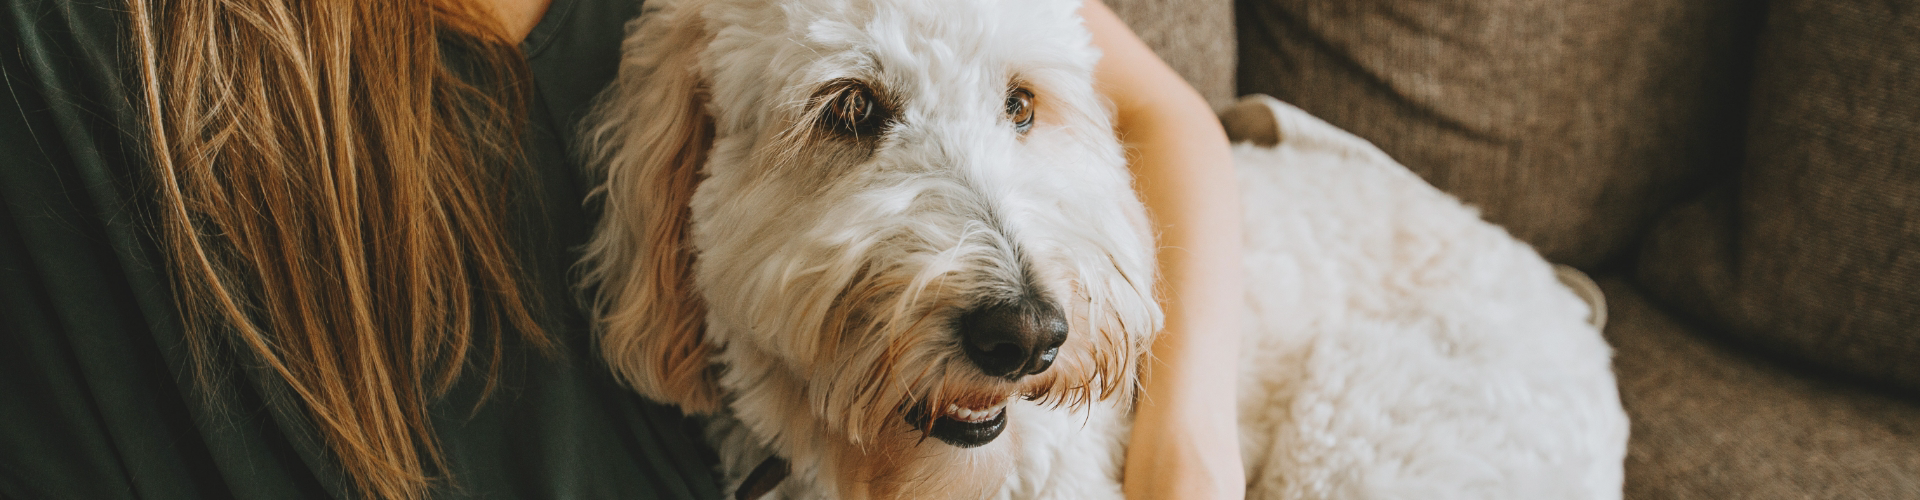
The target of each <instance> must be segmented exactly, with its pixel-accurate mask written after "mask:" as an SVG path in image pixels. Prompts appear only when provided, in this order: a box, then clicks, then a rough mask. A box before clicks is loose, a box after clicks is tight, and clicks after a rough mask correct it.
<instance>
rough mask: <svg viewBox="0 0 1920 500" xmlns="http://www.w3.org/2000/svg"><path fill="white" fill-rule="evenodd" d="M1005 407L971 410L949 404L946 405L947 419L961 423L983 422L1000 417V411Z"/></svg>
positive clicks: (1002, 405)
mask: <svg viewBox="0 0 1920 500" xmlns="http://www.w3.org/2000/svg"><path fill="white" fill-rule="evenodd" d="M1005 406H1006V405H1004V404H998V405H994V406H993V407H992V408H987V409H984V410H973V409H967V408H961V407H960V405H955V404H949V405H947V418H951V419H954V420H958V421H961V422H985V421H987V420H991V419H992V418H993V417H995V416H998V415H1000V411H1001V409H1002V408H1004V407H1005Z"/></svg>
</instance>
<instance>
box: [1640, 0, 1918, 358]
mask: <svg viewBox="0 0 1920 500" xmlns="http://www.w3.org/2000/svg"><path fill="white" fill-rule="evenodd" d="M1771 8H1772V12H1771V14H1770V15H1769V21H1768V23H1767V31H1766V32H1765V33H1764V34H1763V35H1762V38H1761V46H1760V50H1759V52H1758V61H1759V62H1758V63H1757V65H1756V69H1755V73H1756V74H1755V77H1756V79H1755V83H1754V94H1753V107H1752V116H1751V121H1750V128H1749V143H1748V148H1747V158H1746V160H1747V163H1746V166H1745V167H1744V170H1743V171H1742V173H1741V175H1740V176H1739V178H1738V179H1737V182H1728V183H1727V185H1726V186H1724V187H1723V188H1721V189H1719V190H1716V191H1714V192H1713V193H1712V194H1711V195H1709V196H1707V197H1705V198H1703V199H1701V200H1697V201H1695V202H1693V203H1691V204H1689V205H1687V206H1685V207H1683V208H1681V209H1679V210H1677V211H1676V212H1675V213H1673V214H1671V215H1669V216H1667V217H1666V218H1665V219H1664V220H1663V221H1662V222H1661V224H1660V225H1659V226H1658V227H1656V228H1655V229H1654V230H1653V233H1652V235H1651V236H1650V237H1649V240H1648V243H1647V246H1646V248H1645V250H1644V252H1643V254H1642V256H1641V259H1640V269H1639V279H1640V280H1641V283H1642V284H1644V285H1646V286H1647V287H1648V291H1649V292H1652V294H1653V295H1654V296H1656V297H1658V298H1660V299H1662V300H1664V301H1666V302H1667V303H1670V304H1673V305H1675V306H1677V307H1679V308H1681V310H1682V311H1683V312H1684V313H1686V314H1688V315H1690V316H1694V317H1698V318H1701V319H1703V320H1706V321H1708V322H1709V323H1711V324H1713V325H1714V326H1716V327H1719V328H1724V329H1726V330H1728V331H1730V332H1731V334H1733V335H1735V336H1737V337H1738V338H1741V339H1744V340H1747V341H1752V342H1755V343H1757V344H1759V345H1761V346H1764V347H1766V348H1768V349H1771V350H1774V351H1776V352H1779V353H1784V354H1787V355H1790V356H1795V357H1799V358H1802V359H1806V360H1809V361H1812V362H1815V363H1819V364H1822V365H1824V366H1826V367H1829V368H1833V369H1837V370H1843V371H1847V372H1850V373H1854V374H1857V375H1860V376H1862V377H1864V378H1866V379H1868V380H1872V381H1876V382H1881V383H1889V384H1892V385H1895V386H1898V387H1902V388H1904V389H1906V390H1908V391H1911V393H1912V394H1916V395H1920V5H1916V4H1915V3H1913V2H1887V1H1883V0H1778V1H1775V2H1773V3H1772V7H1771Z"/></svg>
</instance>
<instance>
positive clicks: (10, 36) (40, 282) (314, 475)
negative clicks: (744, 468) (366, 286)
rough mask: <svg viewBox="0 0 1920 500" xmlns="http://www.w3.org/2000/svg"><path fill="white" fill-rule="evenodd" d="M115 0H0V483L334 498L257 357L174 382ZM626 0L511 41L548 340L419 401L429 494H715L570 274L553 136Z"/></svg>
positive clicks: (580, 94)
mask: <svg viewBox="0 0 1920 500" xmlns="http://www.w3.org/2000/svg"><path fill="white" fill-rule="evenodd" d="M122 10H124V7H123V6H122V4H121V2H120V1H118V0H73V1H56V0H0V77H3V80H4V88H0V498H6V499H39V498H78V499H112V498H149V499H172V498H183V499H198V498H228V497H237V498H270V499H291V498H353V497H355V496H356V495H355V494H354V493H353V492H352V489H351V487H350V486H349V483H348V482H347V480H346V479H345V477H344V476H342V475H341V472H340V469H339V467H338V465H337V464H335V463H334V461H333V460H332V459H331V458H330V457H329V455H328V453H327V451H326V448H325V446H323V445H322V444H321V443H319V442H317V441H316V434H315V432H314V429H313V427H312V425H311V424H310V423H309V422H307V421H306V417H305V414H304V413H303V412H302V411H301V410H299V408H298V407H297V406H294V405H289V404H286V403H285V401H289V400H290V398H289V397H288V395H287V393H286V388H285V387H284V385H283V384H282V383H280V382H279V381H278V379H277V378H274V377H273V376H271V375H263V374H260V373H254V372H250V371H248V370H247V369H246V368H244V367H239V368H236V369H235V370H232V373H229V374H228V377H227V379H226V380H227V382H229V383H227V384H226V385H225V387H226V390H223V391H221V392H219V393H216V394H214V395H213V396H212V397H211V400H203V399H201V398H200V397H198V396H197V395H196V394H197V392H192V391H188V390H186V388H188V387H189V386H190V384H191V380H192V379H191V376H190V375H189V374H188V372H187V371H186V369H187V367H188V366H189V362H190V360H189V359H188V355H187V349H186V348H185V346H184V344H183V343H182V334H181V327H180V321H179V317H178V313H177V312H176V310H175V309H174V305H173V299H172V297H171V294H170V290H169V287H168V284H167V281H166V280H167V276H166V274H165V273H164V270H163V269H162V268H161V267H160V265H161V263H162V260H160V259H159V258H158V254H157V253H156V251H155V244H154V240H153V238H152V229H151V227H150V226H149V225H146V224H144V223H143V222H142V221H143V216H142V215H141V214H142V213H144V212H145V211H146V210H147V209H148V208H150V207H151V204H152V196H150V194H151V191H150V190H149V189H147V188H144V187H143V186H144V185H146V184H143V182H144V181H143V179H144V178H145V177H144V171H145V167H144V165H143V164H142V162H141V160H140V158H141V155H140V154H139V153H138V152H139V151H141V150H142V149H141V145H140V142H139V141H140V138H139V136H138V134H136V133H133V131H136V130H139V126H138V120H137V119H136V117H135V115H134V114H133V109H134V108H133V107H132V106H131V105H130V104H129V102H128V96H129V95H130V94H129V92H128V90H129V88H130V87H129V86H128V82H129V81H130V80H128V78H127V76H128V74H129V73H128V69H129V68H130V65H129V64H128V62H129V60H130V57H129V53H128V52H127V51H126V50H125V49H124V47H125V38H126V35H125V30H124V29H123V26H124V23H125V22H126V18H125V15H124V14H123V13H122V12H121V11H122ZM638 10H639V2H638V0H555V1H554V2H553V5H552V7H550V9H549V11H548V13H547V15H546V17H545V19H543V20H541V22H540V24H539V26H538V27H536V28H535V29H534V31H533V33H532V35H530V36H529V37H528V39H527V41H526V43H525V49H526V52H527V55H528V57H529V63H530V64H531V66H532V69H533V73H534V80H535V81H534V88H535V89H536V92H535V93H534V96H533V97H534V98H533V102H532V103H531V106H530V112H531V114H530V118H531V120H530V121H531V125H532V127H531V131H530V132H529V134H528V136H527V142H526V144H525V147H526V151H527V154H528V157H529V161H530V163H531V168H530V169H529V171H530V172H531V173H532V174H531V175H532V177H533V179H532V181H531V182H527V183H525V186H524V188H523V189H521V192H520V193H518V194H519V197H520V198H521V200H520V201H519V202H517V203H516V205H515V208H514V212H515V214H516V215H515V217H514V220H513V221H512V222H511V223H512V224H513V225H514V227H516V228H517V232H516V236H515V238H516V240H515V241H516V242H518V243H517V244H518V246H519V248H518V250H519V251H520V252H521V254H522V258H524V259H526V267H527V269H529V271H530V273H529V274H531V275H532V279H533V280H534V282H535V283H536V286H538V287H539V290H541V291H542V295H543V296H544V302H543V304H544V307H546V310H545V311H544V312H545V314H544V316H545V317H546V318H548V319H546V320H545V321H546V322H547V325H546V326H547V327H548V329H549V331H550V332H552V334H553V335H555V336H557V337H558V338H560V339H561V341H562V344H563V346H564V349H562V351H563V352H561V353H559V354H558V355H556V356H543V355H541V354H539V353H536V352H531V351H528V350H524V349H513V348H511V347H510V352H509V353H508V355H507V359H508V360H509V362H508V363H507V366H508V369H507V370H505V371H504V375H503V379H502V384H503V385H502V386H501V388H500V389H498V390H496V391H495V392H494V393H493V394H492V396H491V398H490V399H488V400H487V402H486V403H485V404H484V405H483V406H480V408H479V410H478V411H477V412H476V411H474V402H475V401H476V398H477V396H478V393H479V385H480V384H478V383H463V384H461V385H460V386H459V387H456V388H455V390H454V391H453V393H452V394H450V395H449V396H448V397H447V398H445V399H444V400H441V401H438V402H436V403H435V404H434V407H433V412H434V415H433V419H434V421H433V424H434V427H435V430H436V432H437V433H438V439H439V442H440V444H441V446H442V447H443V448H444V449H445V451H446V453H447V455H448V459H449V461H450V465H449V469H450V470H448V471H446V472H447V473H446V474H444V475H443V476H444V477H445V478H447V479H448V481H443V482H442V486H441V487H439V488H437V489H436V496H438V497H450V498H452V497H458V498H465V497H476V498H477V497H485V498H594V499H599V498H608V499H612V498H688V497H692V498H713V497H717V496H718V491H717V487H716V485H715V484H714V479H713V477H712V474H711V472H710V471H711V464H712V460H713V459H712V453H711V451H710V450H707V449H705V448H704V445H702V444H701V441H700V439H699V438H698V433H697V431H696V429H694V428H693V427H691V426H690V425H689V424H688V423H687V421H686V419H684V418H683V417H682V416H681V415H680V414H679V413H678V412H677V411H675V410H672V409H670V408H667V407H663V406H660V405H658V404H654V403H651V402H647V401H644V400H642V399H641V398H639V397H637V396H635V395H634V394H633V393H632V392H631V391H628V390H625V389H623V388H622V387H620V386H619V385H618V384H617V383H616V382H615V381H614V380H613V379H612V378H611V377H610V376H609V375H607V372H606V370H605V369H604V367H602V366H601V365H600V364H599V363H598V362H597V360H596V358H595V357H594V356H593V355H592V353H591V340H590V339H589V338H588V331H587V329H586V326H585V325H586V323H585V320H584V319H583V316H582V314H581V311H580V310H579V309H578V307H577V306H576V305H575V302H574V301H573V300H572V295H571V293H570V291H569V290H570V287H569V284H568V277H569V274H568V271H569V267H570V265H571V264H572V262H573V261H574V259H575V257H576V252H575V251H574V248H575V247H577V246H578V245H579V244H581V243H582V242H584V241H585V239H586V234H587V231H588V229H589V228H591V227H592V224H591V220H590V218H589V217H590V214H588V213H587V212H586V211H585V210H583V209H582V206H581V199H582V197H583V192H584V187H585V186H586V182H585V181H584V180H583V179H581V178H580V177H579V176H578V174H577V172H578V170H579V169H578V168H577V162H576V161H575V160H574V159H573V158H571V157H570V156H569V154H568V147H567V145H568V144H569V142H570V141H571V140H572V136H573V132H574V130H575V126H574V123H575V122H576V121H578V120H579V118H580V117H581V116H582V115H583V114H584V113H585V110H586V108H587V106H588V104H589V102H590V101H591V100H592V97H593V95H594V94H595V93H596V92H598V91H599V89H600V88H601V87H603V86H604V85H605V84H606V83H607V82H608V81H609V80H611V79H612V78H613V76H614V73H615V69H616V67H617V64H618V55H619V47H620V38H621V35H622V33H623V29H622V24H623V23H624V22H625V21H626V20H627V19H630V18H632V17H634V16H635V15H637V13H638ZM160 35H161V36H167V35H168V34H166V33H162V34H160ZM239 364H244V363H239ZM483 371H484V370H469V371H468V372H467V373H468V374H469V377H470V378H473V379H475V380H469V381H466V382H475V381H477V377H479V376H482V374H481V372H483ZM272 402H280V403H272Z"/></svg>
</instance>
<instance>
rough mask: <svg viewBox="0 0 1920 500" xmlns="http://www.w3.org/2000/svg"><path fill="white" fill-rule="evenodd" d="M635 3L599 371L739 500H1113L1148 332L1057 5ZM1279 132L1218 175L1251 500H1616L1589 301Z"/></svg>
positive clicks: (1124, 188) (1361, 168) (1517, 254)
mask: <svg viewBox="0 0 1920 500" xmlns="http://www.w3.org/2000/svg"><path fill="white" fill-rule="evenodd" d="M648 5H649V9H650V13H649V14H648V15H646V16H643V18H642V19H641V20H640V21H636V24H635V25H634V29H633V31H632V33H631V34H630V35H629V39H628V41H627V45H626V47H625V50H626V56H625V61H624V63H623V66H622V69H621V74H620V78H619V80H618V81H617V82H616V83H615V85H614V87H613V88H612V89H610V90H609V91H608V93H607V94H606V96H604V99H605V101H604V103H603V105H602V106H601V107H600V108H599V109H598V110H597V112H596V115H595V116H594V117H593V118H591V120H590V123H592V126H593V128H592V130H591V135H590V137H591V139H590V146H591V148H592V149H591V151H590V154H591V156H592V157H594V158H595V159H596V160H597V161H598V163H599V164H600V166H601V167H603V168H604V170H603V171H602V172H601V174H603V176H604V177H603V179H602V180H603V181H604V183H603V185H602V188H601V189H600V190H599V191H597V196H599V197H600V199H601V200H602V202H603V203H604V208H605V214H604V217H603V220H602V222H601V224H600V226H599V228H598V229H597V231H596V234H595V237H594V240H593V241H592V243H591V244H590V245H589V247H588V249H587V257H586V262H585V266H586V268H587V270H588V272H589V274H588V278H589V279H588V282H589V285H590V286H592V287H593V288H594V293H595V294H596V297H597V298H598V299H597V306H598V307H597V311H596V312H597V314H598V318H599V322H598V324H599V327H600V328H601V333H602V342H601V348H602V351H603V353H604V354H605V356H606V359H607V361H608V363H609V364H610V365H611V366H612V367H613V368H614V370H615V371H616V372H617V373H619V374H620V375H621V376H623V377H624V378H625V379H626V380H627V381H628V382H630V383H631V384H632V385H633V386H634V387H635V388H636V389H637V390H639V391H641V392H642V393H645V394H647V395H648V396H651V397H653V398H655V399H659V400H662V401H666V402H670V403H674V404H677V405H680V406H681V407H682V408H684V409H686V410H688V411H689V412H691V413H695V414H703V415H707V416H708V420H709V422H708V432H709V434H710V436H709V438H710V441H711V442H712V443H713V444H714V446H715V447H716V448H717V449H718V450H719V451H720V453H721V461H722V463H721V469H722V473H723V476H724V478H725V480H726V481H727V482H728V484H729V486H730V487H732V486H739V485H742V484H746V486H747V487H748V489H756V488H761V487H770V488H772V490H771V491H772V493H773V494H774V495H777V497H779V498H996V497H997V498H1072V499H1081V498H1118V497H1119V496H1120V489H1119V482H1120V479H1121V478H1120V470H1121V467H1120V464H1121V460H1122V457H1123V455H1124V451H1125V440H1126V436H1127V434H1128V431H1129V418H1128V414H1127V407H1128V406H1129V402H1130V401H1131V400H1132V398H1133V397H1134V394H1133V386H1134V380H1135V370H1136V368H1137V365H1138V364H1139V360H1140V357H1141V356H1142V355H1143V354H1144V351H1145V348H1146V346H1148V345H1149V344H1150V342H1151V340H1152V336H1153V334H1154V332H1156V331H1157V330H1158V329H1159V327H1160V312H1159V310H1158V306H1157V305H1156V302H1155V300H1154V295H1153V294H1154V288H1153V286H1154V284H1153V283H1154V281H1153V280H1154V266H1155V261H1154V251H1153V250H1154V247H1153V242H1152V237H1151V234H1150V233H1149V231H1148V229H1147V224H1146V215H1145V212H1144V209H1143V207H1142V206H1141V204H1140V202H1139V200H1138V198H1137V197H1136V195H1135V194H1134V192H1133V190H1132V186H1131V184H1130V177H1129V174H1128V172H1127V170H1126V165H1125V163H1124V157H1123V155H1122V152H1121V148H1120V145H1119V143H1118V141H1117V140H1116V138H1115V136H1114V134H1113V130H1112V126H1111V121H1110V119H1109V118H1108V112H1107V110H1106V108H1105V107H1104V103H1103V101H1102V100H1101V99H1100V97H1099V96H1098V94H1097V93H1095V92H1094V89H1093V86H1092V69H1093V64H1094V62H1095V61H1096V60H1097V58H1098V53H1097V51H1095V50H1094V49H1093V48H1092V47H1091V46H1090V44H1089V37H1088V35H1087V32H1086V31H1085V29H1084V28H1083V27H1082V26H1081V24H1080V21H1079V19H1078V17H1077V15H1076V13H1075V9H1076V7H1077V6H1078V2H1074V1H1069V0H1048V1H1033V0H984V1H978V2H972V1H969V2H948V1H936V0H926V1H911V0H796V1H788V2H764V1H758V0H751V1H749V0H680V1H675V2H665V1H656V2H649V4H648ZM1272 109H1274V110H1275V112H1276V113H1277V116H1278V117H1279V119H1280V120H1279V128H1280V129H1281V131H1282V135H1283V137H1284V138H1285V140H1284V141H1283V142H1282V144H1281V146H1280V147H1278V148H1272V149H1262V148H1253V147H1247V146H1242V147H1241V149H1239V150H1238V151H1237V154H1238V157H1239V160H1240V162H1241V175H1242V179H1243V183H1244V184H1245V188H1244V191H1245V196H1246V200H1247V206H1248V209H1249V214H1251V215H1250V217H1249V219H1248V224H1247V225H1246V228H1247V235H1248V236H1247V238H1248V240H1247V245H1248V246H1247V268H1248V271H1249V275H1248V283H1249V294H1248V305H1249V308H1248V314H1249V316H1248V317H1247V320H1248V321H1247V323H1246V324H1247V325H1249V330H1248V331H1247V332H1246V333H1245V339H1246V341H1245V347H1246V348H1245V349H1243V352H1244V353H1245V357H1244V359H1242V360H1241V366H1242V367H1243V369H1244V371H1245V374H1244V376H1243V377H1242V383H1241V387H1242V394H1241V401H1240V404H1241V408H1242V412H1241V415H1240V420H1241V426H1242V429H1241V431H1242V435H1243V436H1244V439H1243V442H1244V443H1245V447H1244V450H1243V451H1244V455H1245V457H1247V460H1248V467H1249V475H1248V478H1249V481H1250V485H1249V486H1250V490H1249V493H1250V494H1252V496H1253V497H1255V498H1400V497H1419V498H1436V497H1437V498H1617V497H1618V496H1619V493H1620V480H1621V471H1620V468H1621V464H1620V461H1621V459H1622V457H1623V455H1624V446H1625V433H1626V425H1625V419H1624V415H1623V414H1622V413H1621V412H1620V408H1619V402H1618V398H1617V396H1616V395H1615V393H1614V388H1613V382H1612V377H1611V374H1610V371H1609V368H1608V359H1607V348H1606V345H1605V344H1604V342H1602V341H1601V340H1600V338H1599V336H1598V334H1597V332H1595V330H1594V328H1593V327H1591V326H1589V325H1586V324H1585V323H1584V322H1583V318H1584V317H1585V316H1586V315H1587V310H1586V307H1585V305H1584V304H1583V303H1581V302H1580V301H1579V300H1578V299H1577V298H1575V297H1574V296H1573V295H1572V294H1571V293H1569V292H1568V291H1567V290H1565V289H1564V288H1561V287H1559V286H1558V285H1557V284H1556V283H1555V281H1554V277H1553V273H1552V271H1551V269H1550V268H1549V267H1548V265H1547V264H1546V263H1545V262H1543V261H1541V260H1540V259H1539V257H1538V256H1537V255H1535V254H1533V252H1532V251H1531V250H1530V249H1528V248H1527V247H1525V245H1523V244H1520V243H1518V242H1515V241H1514V240H1513V239H1512V238H1510V237H1508V236H1507V235H1506V234H1505V233H1504V232H1502V231H1500V230H1499V229H1498V228H1495V227H1492V226H1489V225H1486V224H1485V223H1482V222H1479V220H1478V218H1477V217H1476V216H1475V215H1474V214H1473V213H1472V212H1471V211H1470V210H1468V209H1466V208H1464V207H1461V206H1460V205H1459V204H1458V203H1457V202H1455V201H1453V200H1452V199H1451V198H1448V197H1446V196H1445V195H1443V194H1440V193H1439V192H1437V191H1434V190H1433V189H1432V188H1430V187H1428V186H1426V185H1425V184H1424V183H1421V182H1420V181H1419V179H1418V178H1416V177H1414V176H1412V175H1411V174H1408V173H1407V172H1406V171H1405V170H1403V169H1400V168H1399V167H1398V166H1397V165H1395V164H1393V163H1392V161H1391V160H1390V159H1388V158H1386V157H1385V155H1384V154H1381V153H1379V152H1378V151H1377V150H1374V149H1372V148H1371V146H1369V145H1367V144H1366V143H1365V142H1364V141H1360V140H1358V139H1357V138H1352V137H1351V136H1347V135H1345V134H1344V133H1341V132H1339V131H1338V130H1337V129H1333V128H1332V127H1330V126H1327V125H1325V124H1324V123H1319V122H1318V121H1316V120H1312V119H1311V118H1309V117H1305V116H1304V114H1302V113H1299V112H1298V111H1297V110H1293V109H1291V108H1289V107H1286V106H1284V105H1275V106H1274V107H1273V108H1272ZM770 457H773V458H774V460H769V458H770ZM781 463H784V464H785V465H787V466H788V467H790V470H791V473H790V474H786V475H784V476H782V475H780V474H778V473H768V472H766V471H769V470H776V469H780V468H781V467H779V465H777V464H781ZM755 470H759V471H761V472H759V473H754V472H753V471H755ZM782 477H784V480H781V478H782Z"/></svg>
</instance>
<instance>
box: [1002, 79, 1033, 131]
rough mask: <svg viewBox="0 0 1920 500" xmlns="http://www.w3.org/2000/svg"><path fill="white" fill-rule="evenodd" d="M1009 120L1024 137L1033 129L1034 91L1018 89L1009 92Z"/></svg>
mask: <svg viewBox="0 0 1920 500" xmlns="http://www.w3.org/2000/svg"><path fill="white" fill-rule="evenodd" d="M1007 118H1008V119H1011V120H1013V129H1014V130H1016V131H1019V132H1020V133H1021V134H1022V135H1025V134H1026V133H1027V131H1028V130H1031V129H1033V91H1030V90H1027V89H1025V88H1017V87H1016V88H1014V89H1013V91H1011V92H1007Z"/></svg>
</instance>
